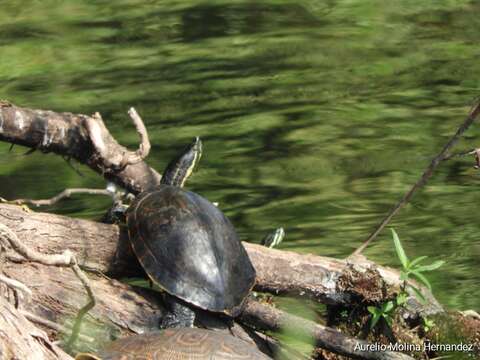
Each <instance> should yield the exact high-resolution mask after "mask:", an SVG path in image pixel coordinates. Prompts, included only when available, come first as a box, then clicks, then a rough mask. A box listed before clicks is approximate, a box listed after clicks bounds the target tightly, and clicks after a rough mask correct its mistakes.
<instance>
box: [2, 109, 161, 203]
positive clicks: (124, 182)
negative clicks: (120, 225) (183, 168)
mask: <svg viewBox="0 0 480 360" xmlns="http://www.w3.org/2000/svg"><path fill="white" fill-rule="evenodd" d="M132 115H133V118H135V114H133V113H132ZM132 115H131V116H132ZM137 115H138V114H137ZM133 118H132V119H133ZM140 120H141V119H140ZM133 121H134V123H135V125H136V127H137V131H138V132H139V133H141V140H142V143H141V145H140V149H139V151H138V152H137V153H136V155H135V156H137V155H138V156H137V157H136V159H143V158H144V157H145V156H146V155H147V154H148V150H149V142H147V141H146V139H148V137H147V136H146V129H144V127H143V128H142V126H141V125H140V122H139V119H137V118H135V119H133ZM0 140H1V141H7V142H10V143H12V144H18V145H23V146H27V147H30V148H32V149H38V150H40V151H42V152H54V153H56V154H59V155H62V156H65V157H69V158H70V157H71V158H74V159H76V160H78V161H79V162H81V163H83V164H85V165H87V166H89V167H90V168H91V169H93V170H94V171H96V172H97V173H99V174H101V175H103V176H104V177H105V179H107V180H109V181H112V182H114V183H116V184H118V185H119V186H121V187H123V188H125V189H127V190H128V191H130V192H132V193H134V194H136V193H139V192H141V191H142V190H145V189H147V188H149V187H151V186H154V185H157V184H158V183H159V182H160V175H159V174H158V173H157V172H156V171H155V170H154V169H152V168H150V167H149V166H148V165H147V164H146V163H145V162H144V161H141V160H139V162H136V160H135V159H133V161H132V159H130V158H128V159H127V161H126V162H125V161H124V155H125V154H131V153H132V152H130V151H129V150H127V149H126V148H125V147H123V146H121V145H120V144H118V142H117V141H116V140H115V139H114V138H113V136H112V135H111V134H110V133H109V132H108V129H107V128H106V127H105V124H104V123H103V121H102V120H101V117H99V116H87V115H82V114H72V113H56V112H53V111H44V110H33V109H27V108H22V107H18V106H15V105H13V104H11V103H9V102H8V101H1V102H0ZM131 162H134V163H131Z"/></svg>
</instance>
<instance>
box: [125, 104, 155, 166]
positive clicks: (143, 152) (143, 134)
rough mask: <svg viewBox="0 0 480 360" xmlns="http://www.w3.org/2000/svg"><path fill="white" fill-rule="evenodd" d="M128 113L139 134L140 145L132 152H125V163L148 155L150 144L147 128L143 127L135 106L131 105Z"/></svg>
mask: <svg viewBox="0 0 480 360" xmlns="http://www.w3.org/2000/svg"><path fill="white" fill-rule="evenodd" d="M128 115H130V118H131V119H132V121H133V123H134V125H135V128H136V129H137V132H138V134H139V135H140V145H139V147H138V150H137V151H136V152H134V153H130V154H127V156H126V159H125V162H126V165H132V164H136V163H138V162H140V161H142V160H143V159H145V158H146V157H147V156H148V154H149V153H150V149H151V145H150V140H149V139H148V132H147V128H146V127H145V124H144V123H143V120H142V118H141V117H140V115H138V113H137V111H136V110H135V108H133V107H131V108H130V110H128Z"/></svg>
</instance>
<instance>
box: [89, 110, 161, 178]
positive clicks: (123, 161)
mask: <svg viewBox="0 0 480 360" xmlns="http://www.w3.org/2000/svg"><path fill="white" fill-rule="evenodd" d="M128 115H130V118H131V119H132V121H133V124H134V125H135V128H136V129H137V132H138V134H139V135H140V145H139V147H138V150H137V151H124V152H122V153H112V149H111V148H110V147H108V146H107V144H108V141H107V140H109V141H115V140H114V139H113V137H112V136H111V135H110V133H109V131H108V129H107V127H106V125H105V122H104V121H103V119H102V116H101V115H100V113H98V112H96V113H95V114H93V115H92V117H91V118H87V119H86V120H85V121H86V122H85V126H86V128H87V131H88V133H89V135H90V140H91V141H92V144H93V146H94V147H95V149H96V151H97V152H98V154H99V155H100V157H101V158H103V159H104V160H105V161H106V163H107V162H110V163H111V164H110V166H113V167H118V168H119V169H123V168H125V167H126V166H127V165H134V164H136V163H139V162H140V161H142V160H143V159H145V158H146V157H147V156H148V154H149V153H150V149H151V145H150V140H149V138H148V132H147V128H146V127H145V124H144V123H143V120H142V118H141V117H140V115H138V113H137V111H136V110H135V109H134V108H133V107H132V108H130V110H129V111H128ZM107 138H108V139H107ZM115 143H116V141H115ZM113 150H116V149H113ZM107 160H108V161H107Z"/></svg>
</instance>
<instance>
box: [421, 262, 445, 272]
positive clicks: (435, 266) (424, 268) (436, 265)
mask: <svg viewBox="0 0 480 360" xmlns="http://www.w3.org/2000/svg"><path fill="white" fill-rule="evenodd" d="M443 264H445V261H443V260H438V261H435V262H434V263H433V264H430V265H423V266H418V267H417V268H416V269H415V271H419V272H424V271H433V270H436V269H438V268H439V267H440V266H442V265H443Z"/></svg>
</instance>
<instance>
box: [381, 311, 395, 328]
mask: <svg viewBox="0 0 480 360" xmlns="http://www.w3.org/2000/svg"><path fill="white" fill-rule="evenodd" d="M383 318H384V319H385V321H386V322H387V324H388V326H389V327H390V328H391V327H392V323H393V318H392V317H391V316H390V315H386V314H384V315H383Z"/></svg>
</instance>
